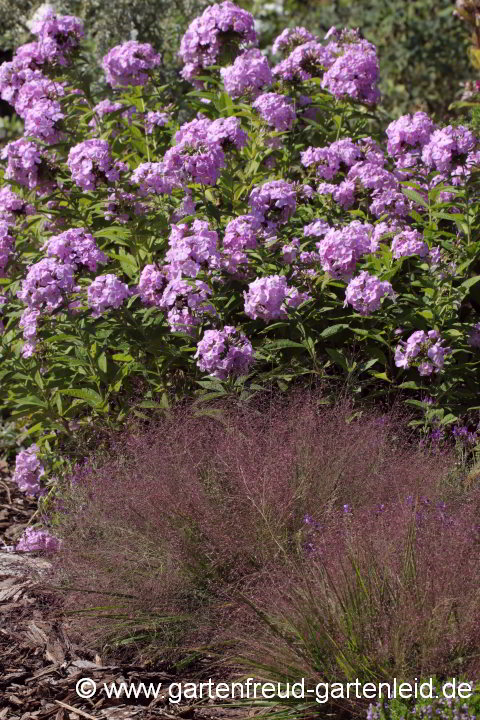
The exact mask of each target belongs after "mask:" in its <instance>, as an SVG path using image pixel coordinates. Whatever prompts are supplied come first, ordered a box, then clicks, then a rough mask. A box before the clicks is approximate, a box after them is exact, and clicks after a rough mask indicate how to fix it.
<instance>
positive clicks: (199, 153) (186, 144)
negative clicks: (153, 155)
mask: <svg viewBox="0 0 480 720" xmlns="http://www.w3.org/2000/svg"><path fill="white" fill-rule="evenodd" d="M163 162H164V167H165V171H166V173H167V175H171V174H173V175H174V176H175V175H176V176H179V177H182V178H183V182H184V184H187V183H189V182H195V183H199V184H201V185H215V183H216V182H217V180H218V178H219V176H220V172H221V170H222V169H223V168H224V167H225V154H224V152H223V150H222V148H221V146H220V145H219V144H218V143H217V142H213V141H208V140H203V139H201V138H196V139H193V138H192V139H185V140H182V141H181V142H180V143H178V144H177V145H175V146H174V147H172V148H170V149H169V150H167V152H166V153H165V155H164V158H163Z"/></svg>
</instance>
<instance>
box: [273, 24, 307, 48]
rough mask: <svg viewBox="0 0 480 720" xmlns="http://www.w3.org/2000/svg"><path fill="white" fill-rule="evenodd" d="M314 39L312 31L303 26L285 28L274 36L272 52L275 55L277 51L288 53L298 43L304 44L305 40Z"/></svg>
mask: <svg viewBox="0 0 480 720" xmlns="http://www.w3.org/2000/svg"><path fill="white" fill-rule="evenodd" d="M316 40H317V38H316V37H315V35H312V33H311V32H310V31H309V30H307V29H306V28H304V27H299V26H297V27H294V28H285V30H284V31H283V32H281V33H280V35H279V36H278V37H276V38H275V40H274V42H273V46H272V52H273V53H274V54H275V55H276V54H278V53H283V54H288V53H291V52H292V50H294V49H295V48H296V47H298V46H299V45H304V44H305V43H307V42H311V41H316Z"/></svg>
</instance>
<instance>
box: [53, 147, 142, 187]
mask: <svg viewBox="0 0 480 720" xmlns="http://www.w3.org/2000/svg"><path fill="white" fill-rule="evenodd" d="M67 165H68V167H69V169H70V172H71V173H72V178H73V180H74V181H75V183H76V185H78V187H80V188H82V189H83V190H95V189H96V187H97V185H98V184H99V183H100V182H108V183H113V182H116V181H117V180H119V179H120V174H121V173H122V172H126V171H127V169H128V168H127V166H126V165H125V163H123V162H120V161H119V160H115V161H114V160H113V158H112V156H111V154H110V146H109V144H108V142H107V140H85V141H84V142H81V143H79V144H78V145H74V147H72V148H71V149H70V152H69V153H68V159H67Z"/></svg>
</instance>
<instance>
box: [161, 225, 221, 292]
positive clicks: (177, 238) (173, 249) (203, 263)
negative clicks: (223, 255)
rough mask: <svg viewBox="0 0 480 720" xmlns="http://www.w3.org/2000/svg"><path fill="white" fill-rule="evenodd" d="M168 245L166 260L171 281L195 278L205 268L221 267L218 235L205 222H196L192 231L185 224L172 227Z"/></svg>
mask: <svg viewBox="0 0 480 720" xmlns="http://www.w3.org/2000/svg"><path fill="white" fill-rule="evenodd" d="M168 244H169V249H168V251H167V253H166V255H165V260H166V262H167V265H166V269H167V272H168V276H169V278H170V279H173V278H175V277H181V276H186V277H195V276H196V275H198V273H199V272H200V270H202V269H204V268H205V269H214V268H219V267H220V253H219V251H218V249H217V246H218V235H217V233H216V232H215V231H214V230H210V227H209V225H208V222H206V221H205V220H194V222H193V224H192V227H191V229H190V228H189V227H188V225H185V224H182V225H172V230H171V233H170V238H169V243H168Z"/></svg>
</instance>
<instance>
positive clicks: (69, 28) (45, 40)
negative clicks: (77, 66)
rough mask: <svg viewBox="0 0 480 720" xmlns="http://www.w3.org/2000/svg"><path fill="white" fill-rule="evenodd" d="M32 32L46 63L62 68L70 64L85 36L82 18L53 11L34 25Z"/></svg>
mask: <svg viewBox="0 0 480 720" xmlns="http://www.w3.org/2000/svg"><path fill="white" fill-rule="evenodd" d="M32 32H33V34H34V35H36V36H37V38H38V48H39V52H40V53H41V55H42V56H43V58H44V59H45V61H46V62H48V63H49V64H51V65H61V66H62V67H65V66H67V65H69V64H70V62H71V59H72V55H73V53H74V52H75V51H76V50H77V48H78V46H79V44H80V41H81V39H82V38H83V36H84V29H83V23H82V21H81V20H80V18H78V17H75V16H74V15H57V14H56V13H55V12H54V11H53V10H49V11H48V12H47V13H45V14H44V15H43V17H41V18H40V19H39V20H38V21H37V22H35V23H34V24H33V27H32Z"/></svg>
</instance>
